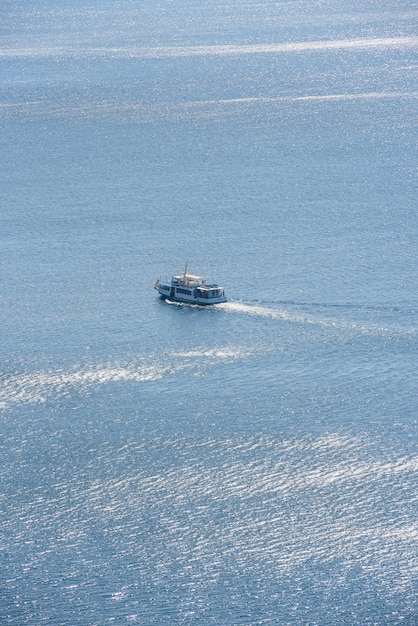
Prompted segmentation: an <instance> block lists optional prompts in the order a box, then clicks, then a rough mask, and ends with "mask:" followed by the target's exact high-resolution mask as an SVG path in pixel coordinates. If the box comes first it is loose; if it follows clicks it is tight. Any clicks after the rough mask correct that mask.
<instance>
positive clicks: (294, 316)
mask: <svg viewBox="0 0 418 626" xmlns="http://www.w3.org/2000/svg"><path fill="white" fill-rule="evenodd" d="M302 307H303V310H301V309H302ZM218 308H221V309H223V310H224V311H228V312H230V313H236V314H242V315H250V316H253V317H259V318H266V319H271V320H278V321H282V322H290V323H293V324H301V325H311V326H317V327H321V328H324V329H335V330H346V331H350V330H351V331H353V332H356V333H361V334H368V335H379V336H380V335H384V336H387V335H388V334H390V335H396V336H414V335H416V333H417V329H416V328H415V327H412V326H410V325H409V326H401V325H399V324H397V325H395V324H394V323H393V322H390V323H387V324H382V323H381V321H373V320H371V319H364V318H365V316H364V315H362V316H361V317H362V319H361V320H360V321H357V320H356V321H354V320H348V319H347V316H346V315H344V317H337V316H335V317H331V315H324V309H327V313H328V312H330V309H331V306H330V305H318V304H316V305H314V304H303V305H297V304H293V303H292V308H290V306H288V307H285V306H278V305H275V306H271V305H267V304H263V303H258V302H257V303H245V302H241V301H238V300H236V301H229V302H226V303H225V304H221V305H219V306H218ZM332 308H333V309H334V311H335V312H336V311H337V310H338V312H340V313H341V312H344V313H347V309H348V308H349V307H348V306H346V305H341V306H337V305H335V306H334V307H332ZM351 308H353V307H351ZM369 308H370V307H369ZM313 309H316V311H313ZM355 309H356V313H357V315H358V314H359V313H360V314H361V312H363V313H365V311H366V309H365V307H355ZM368 312H369V313H370V311H368ZM371 312H372V313H373V312H376V310H375V309H373V308H372V310H371Z"/></svg>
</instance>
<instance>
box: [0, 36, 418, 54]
mask: <svg viewBox="0 0 418 626" xmlns="http://www.w3.org/2000/svg"><path fill="white" fill-rule="evenodd" d="M417 43H418V38H417V37H369V38H362V39H340V40H328V41H293V42H285V43H269V44H263V43H255V44H242V45H236V44H226V45H209V46H181V47H180V46H165V47H155V48H141V47H136V46H130V47H126V46H120V47H109V46H102V47H88V48H87V47H86V48H80V47H78V48H77V50H76V51H75V50H74V48H72V47H67V46H49V47H37V48H34V47H32V48H3V50H2V51H1V52H0V57H32V58H33V57H63V56H64V57H74V56H75V57H77V58H85V57H100V58H128V59H136V58H142V59H163V58H179V57H195V56H199V57H201V56H237V55H252V54H277V53H282V54H283V53H301V52H312V51H327V50H331V51H333V50H363V49H364V48H404V47H415V46H417Z"/></svg>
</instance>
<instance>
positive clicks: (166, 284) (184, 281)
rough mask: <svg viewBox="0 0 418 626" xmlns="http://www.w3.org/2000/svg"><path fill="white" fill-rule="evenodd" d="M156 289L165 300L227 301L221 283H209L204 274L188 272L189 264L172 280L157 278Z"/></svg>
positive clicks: (194, 301) (189, 301)
mask: <svg viewBox="0 0 418 626" xmlns="http://www.w3.org/2000/svg"><path fill="white" fill-rule="evenodd" d="M155 289H157V290H158V293H159V294H160V296H161V297H162V298H163V299H164V300H170V301H172V302H185V303H187V304H202V305H207V304H220V303H221V302H226V301H227V299H226V297H225V292H224V290H223V288H222V287H220V286H219V285H208V284H207V282H206V278H203V276H194V275H193V274H188V273H187V265H186V267H185V268H184V272H183V274H180V275H179V276H173V277H172V278H171V280H160V279H159V278H157V282H156V283H155Z"/></svg>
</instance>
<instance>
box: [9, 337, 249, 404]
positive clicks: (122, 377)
mask: <svg viewBox="0 0 418 626" xmlns="http://www.w3.org/2000/svg"><path fill="white" fill-rule="evenodd" d="M252 352H253V350H250V349H248V348H245V347H243V348H241V347H239V346H238V347H234V346H225V347H222V348H212V349H204V348H202V349H198V348H196V349H194V350H188V351H183V352H182V351H180V352H174V353H168V352H167V353H166V354H165V355H164V363H157V362H155V363H150V364H139V365H135V364H126V365H104V366H100V365H98V366H93V367H90V368H85V369H78V370H72V371H71V370H70V371H59V370H58V371H41V372H32V373H22V374H12V375H10V376H3V380H2V384H1V388H0V408H7V407H8V406H10V405H13V404H38V403H43V402H46V401H47V400H48V399H50V398H53V397H62V396H65V395H68V394H69V393H71V391H72V390H77V391H81V392H86V391H88V390H89V389H94V388H97V387H100V386H102V385H106V384H110V383H119V382H137V383H144V382H150V381H155V380H159V379H161V378H163V377H164V376H172V375H175V374H177V373H180V372H181V371H183V370H190V369H191V370H195V371H196V372H197V371H200V370H201V368H202V367H203V368H204V367H210V366H212V365H213V364H215V363H220V362H222V363H231V362H233V361H236V360H238V359H242V358H245V357H246V356H248V355H249V354H251V353H252Z"/></svg>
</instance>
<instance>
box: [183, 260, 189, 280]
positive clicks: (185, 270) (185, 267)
mask: <svg viewBox="0 0 418 626" xmlns="http://www.w3.org/2000/svg"><path fill="white" fill-rule="evenodd" d="M188 265H189V261H186V265H185V266H184V272H183V276H184V278H186V276H187V266H188Z"/></svg>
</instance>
